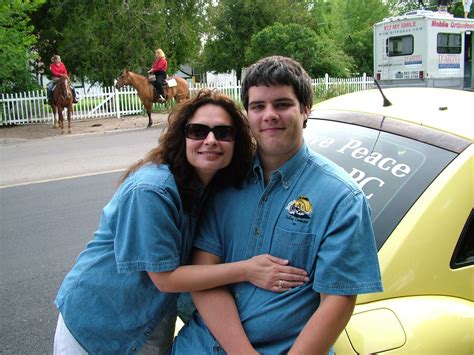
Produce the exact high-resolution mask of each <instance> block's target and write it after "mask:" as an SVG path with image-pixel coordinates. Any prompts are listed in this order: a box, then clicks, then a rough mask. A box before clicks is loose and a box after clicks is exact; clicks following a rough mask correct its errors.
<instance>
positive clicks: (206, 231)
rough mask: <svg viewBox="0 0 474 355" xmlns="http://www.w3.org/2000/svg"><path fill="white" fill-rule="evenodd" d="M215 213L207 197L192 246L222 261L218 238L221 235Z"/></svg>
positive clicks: (210, 200)
mask: <svg viewBox="0 0 474 355" xmlns="http://www.w3.org/2000/svg"><path fill="white" fill-rule="evenodd" d="M214 205H215V204H214ZM216 212H217V211H216V210H215V209H214V208H213V203H212V198H211V197H209V198H208V201H207V203H206V205H205V206H204V208H203V212H202V215H201V218H200V220H199V226H198V231H197V234H196V237H195V238H194V242H193V246H194V247H195V248H198V249H201V250H203V251H205V252H208V253H211V254H214V255H216V256H218V257H220V258H221V259H222V258H223V252H222V240H221V238H220V236H221V233H220V232H219V227H218V223H217V220H218V219H217V215H216Z"/></svg>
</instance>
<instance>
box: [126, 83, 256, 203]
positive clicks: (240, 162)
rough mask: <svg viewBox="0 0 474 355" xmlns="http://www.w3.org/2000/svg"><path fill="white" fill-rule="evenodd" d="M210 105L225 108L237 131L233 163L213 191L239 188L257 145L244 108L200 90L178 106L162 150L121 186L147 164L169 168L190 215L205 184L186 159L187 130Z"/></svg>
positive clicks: (135, 167) (220, 174)
mask: <svg viewBox="0 0 474 355" xmlns="http://www.w3.org/2000/svg"><path fill="white" fill-rule="evenodd" d="M207 104H212V105H216V106H219V107H222V108H223V109H224V110H225V111H226V112H227V113H228V114H229V116H230V117H231V119H232V123H233V125H234V128H235V130H236V136H235V144H234V153H233V156H232V160H231V162H230V164H229V165H228V166H227V167H225V168H224V169H221V170H219V171H218V172H217V174H216V175H215V176H214V178H213V180H212V181H211V184H212V186H213V188H221V187H224V186H230V185H232V186H235V187H239V186H240V185H241V183H242V181H243V179H244V178H245V176H246V175H247V173H248V170H249V168H250V166H251V164H252V159H253V154H254V152H255V144H254V142H253V139H252V137H251V135H250V130H249V126H248V122H247V119H246V117H245V116H244V114H243V113H242V111H241V110H240V108H239V107H238V106H237V105H236V104H235V103H234V102H233V101H232V100H231V99H230V98H229V97H228V96H226V95H224V94H221V93H219V92H218V91H216V90H209V89H202V90H200V91H199V92H198V94H197V95H196V96H195V97H194V98H192V99H190V100H188V101H185V102H184V103H181V104H179V105H177V106H176V107H175V108H174V109H173V110H172V111H171V113H170V115H169V117H168V128H167V129H166V130H164V131H163V133H162V134H161V136H160V140H159V145H158V147H156V148H154V149H152V150H151V151H150V152H148V153H147V154H146V155H145V157H144V158H143V159H141V160H139V161H138V162H136V163H135V164H133V165H132V166H130V167H129V168H128V169H127V171H125V173H124V174H123V176H122V177H121V179H120V182H123V181H124V180H125V179H126V178H127V177H128V176H129V175H130V174H132V173H133V172H134V171H136V170H138V169H139V168H140V167H142V166H143V165H145V164H148V163H155V164H162V163H165V164H168V166H169V168H170V170H171V172H172V173H173V175H174V178H175V180H176V183H177V185H178V190H179V194H180V197H181V200H182V202H183V205H184V208H185V210H187V211H190V210H191V209H192V208H193V206H194V205H195V203H196V202H197V199H198V196H199V195H198V193H199V191H200V189H201V188H202V183H201V181H200V180H199V177H198V175H197V174H196V170H195V169H194V167H193V166H191V164H189V162H188V160H187V158H186V137H185V135H184V126H185V125H186V123H187V122H188V121H189V120H190V119H191V118H192V117H193V116H194V113H195V112H196V110H197V109H198V108H200V107H201V106H204V105H207Z"/></svg>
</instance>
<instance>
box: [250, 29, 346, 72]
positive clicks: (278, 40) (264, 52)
mask: <svg viewBox="0 0 474 355" xmlns="http://www.w3.org/2000/svg"><path fill="white" fill-rule="evenodd" d="M328 46H329V47H328ZM269 55H283V56H286V57H291V58H293V59H295V60H297V61H298V62H300V63H301V65H302V66H303V67H304V68H305V69H306V70H307V71H308V73H309V74H310V76H312V77H318V76H323V75H324V74H325V73H329V74H331V75H335V76H336V75H337V76H339V75H341V73H345V69H346V67H347V66H348V65H350V62H349V58H348V57H347V56H346V55H345V54H344V53H343V52H342V51H340V50H338V49H337V48H333V47H331V43H330V42H328V41H327V38H322V37H318V36H317V35H316V33H315V32H314V31H313V30H312V29H310V28H308V27H306V26H302V25H298V24H289V25H283V24H280V23H277V24H275V25H273V26H269V27H266V28H265V29H263V30H262V31H260V32H258V33H256V34H255V35H253V36H252V39H251V42H250V45H249V47H248V49H247V50H246V55H245V59H246V61H247V62H255V61H257V60H258V59H260V58H262V57H266V56H269Z"/></svg>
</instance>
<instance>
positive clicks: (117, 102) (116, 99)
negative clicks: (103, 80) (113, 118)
mask: <svg viewBox="0 0 474 355" xmlns="http://www.w3.org/2000/svg"><path fill="white" fill-rule="evenodd" d="M115 84H117V80H114V95H115V109H116V110H117V118H120V100H119V91H118V89H117V88H116V87H115Z"/></svg>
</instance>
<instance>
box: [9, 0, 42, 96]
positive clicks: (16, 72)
mask: <svg viewBox="0 0 474 355" xmlns="http://www.w3.org/2000/svg"><path fill="white" fill-rule="evenodd" d="M44 1H45V0H23V1H22V0H9V1H2V2H0V43H1V49H0V92H2V93H13V92H19V91H27V90H30V89H35V88H37V87H38V85H37V84H36V79H35V77H34V76H33V75H32V72H31V67H32V66H33V64H34V62H35V60H36V58H37V55H36V53H35V51H34V47H35V45H36V37H35V36H34V32H33V31H34V28H33V26H32V25H31V24H30V21H29V17H28V14H29V13H31V12H33V11H34V10H35V9H37V8H38V7H39V6H40V5H41V4H42V3H43V2H44Z"/></svg>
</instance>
